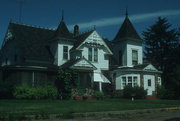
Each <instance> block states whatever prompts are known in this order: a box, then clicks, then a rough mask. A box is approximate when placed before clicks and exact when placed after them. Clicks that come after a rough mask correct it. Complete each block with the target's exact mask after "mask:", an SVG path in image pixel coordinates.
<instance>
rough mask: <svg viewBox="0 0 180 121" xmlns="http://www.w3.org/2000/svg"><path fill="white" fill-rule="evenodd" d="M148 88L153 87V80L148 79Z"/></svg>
mask: <svg viewBox="0 0 180 121" xmlns="http://www.w3.org/2000/svg"><path fill="white" fill-rule="evenodd" d="M148 86H149V87H150V86H151V79H148Z"/></svg>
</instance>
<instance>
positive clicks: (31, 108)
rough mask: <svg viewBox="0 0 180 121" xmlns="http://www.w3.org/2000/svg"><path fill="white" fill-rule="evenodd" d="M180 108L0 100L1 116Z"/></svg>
mask: <svg viewBox="0 0 180 121" xmlns="http://www.w3.org/2000/svg"><path fill="white" fill-rule="evenodd" d="M177 106H180V101H179V100H135V101H131V100H128V99H105V100H100V101H98V100H93V101H74V100H63V101H61V100H0V115H1V114H3V115H6V114H8V115H9V114H39V113H42V112H43V113H46V114H67V113H81V112H101V111H121V110H135V109H150V108H165V107H177Z"/></svg>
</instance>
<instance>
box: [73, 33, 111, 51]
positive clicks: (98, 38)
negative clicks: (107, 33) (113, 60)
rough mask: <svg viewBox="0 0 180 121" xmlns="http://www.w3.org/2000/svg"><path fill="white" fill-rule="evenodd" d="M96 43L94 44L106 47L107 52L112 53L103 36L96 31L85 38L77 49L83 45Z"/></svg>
mask: <svg viewBox="0 0 180 121" xmlns="http://www.w3.org/2000/svg"><path fill="white" fill-rule="evenodd" d="M85 44H86V45H94V46H100V47H102V48H103V49H104V51H105V52H106V54H112V52H111V50H110V49H109V47H108V46H107V45H106V43H105V42H104V40H103V39H102V38H101V36H100V35H99V34H98V33H97V32H96V31H93V32H92V33H91V34H90V35H89V36H88V37H87V38H85V40H84V41H82V43H81V44H80V45H79V46H78V47H77V49H81V48H82V45H85Z"/></svg>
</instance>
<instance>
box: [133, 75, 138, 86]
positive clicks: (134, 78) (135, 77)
mask: <svg viewBox="0 0 180 121" xmlns="http://www.w3.org/2000/svg"><path fill="white" fill-rule="evenodd" d="M133 86H134V87H135V86H137V76H134V77H133Z"/></svg>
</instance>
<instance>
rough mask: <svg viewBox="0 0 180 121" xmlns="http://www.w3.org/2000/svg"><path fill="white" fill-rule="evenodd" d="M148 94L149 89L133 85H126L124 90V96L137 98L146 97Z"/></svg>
mask: <svg viewBox="0 0 180 121" xmlns="http://www.w3.org/2000/svg"><path fill="white" fill-rule="evenodd" d="M146 95H147V91H146V90H144V88H143V87H138V86H136V87H132V86H129V85H127V86H125V87H124V90H123V97H124V98H132V97H134V98H136V99H144V98H145V97H146Z"/></svg>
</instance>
